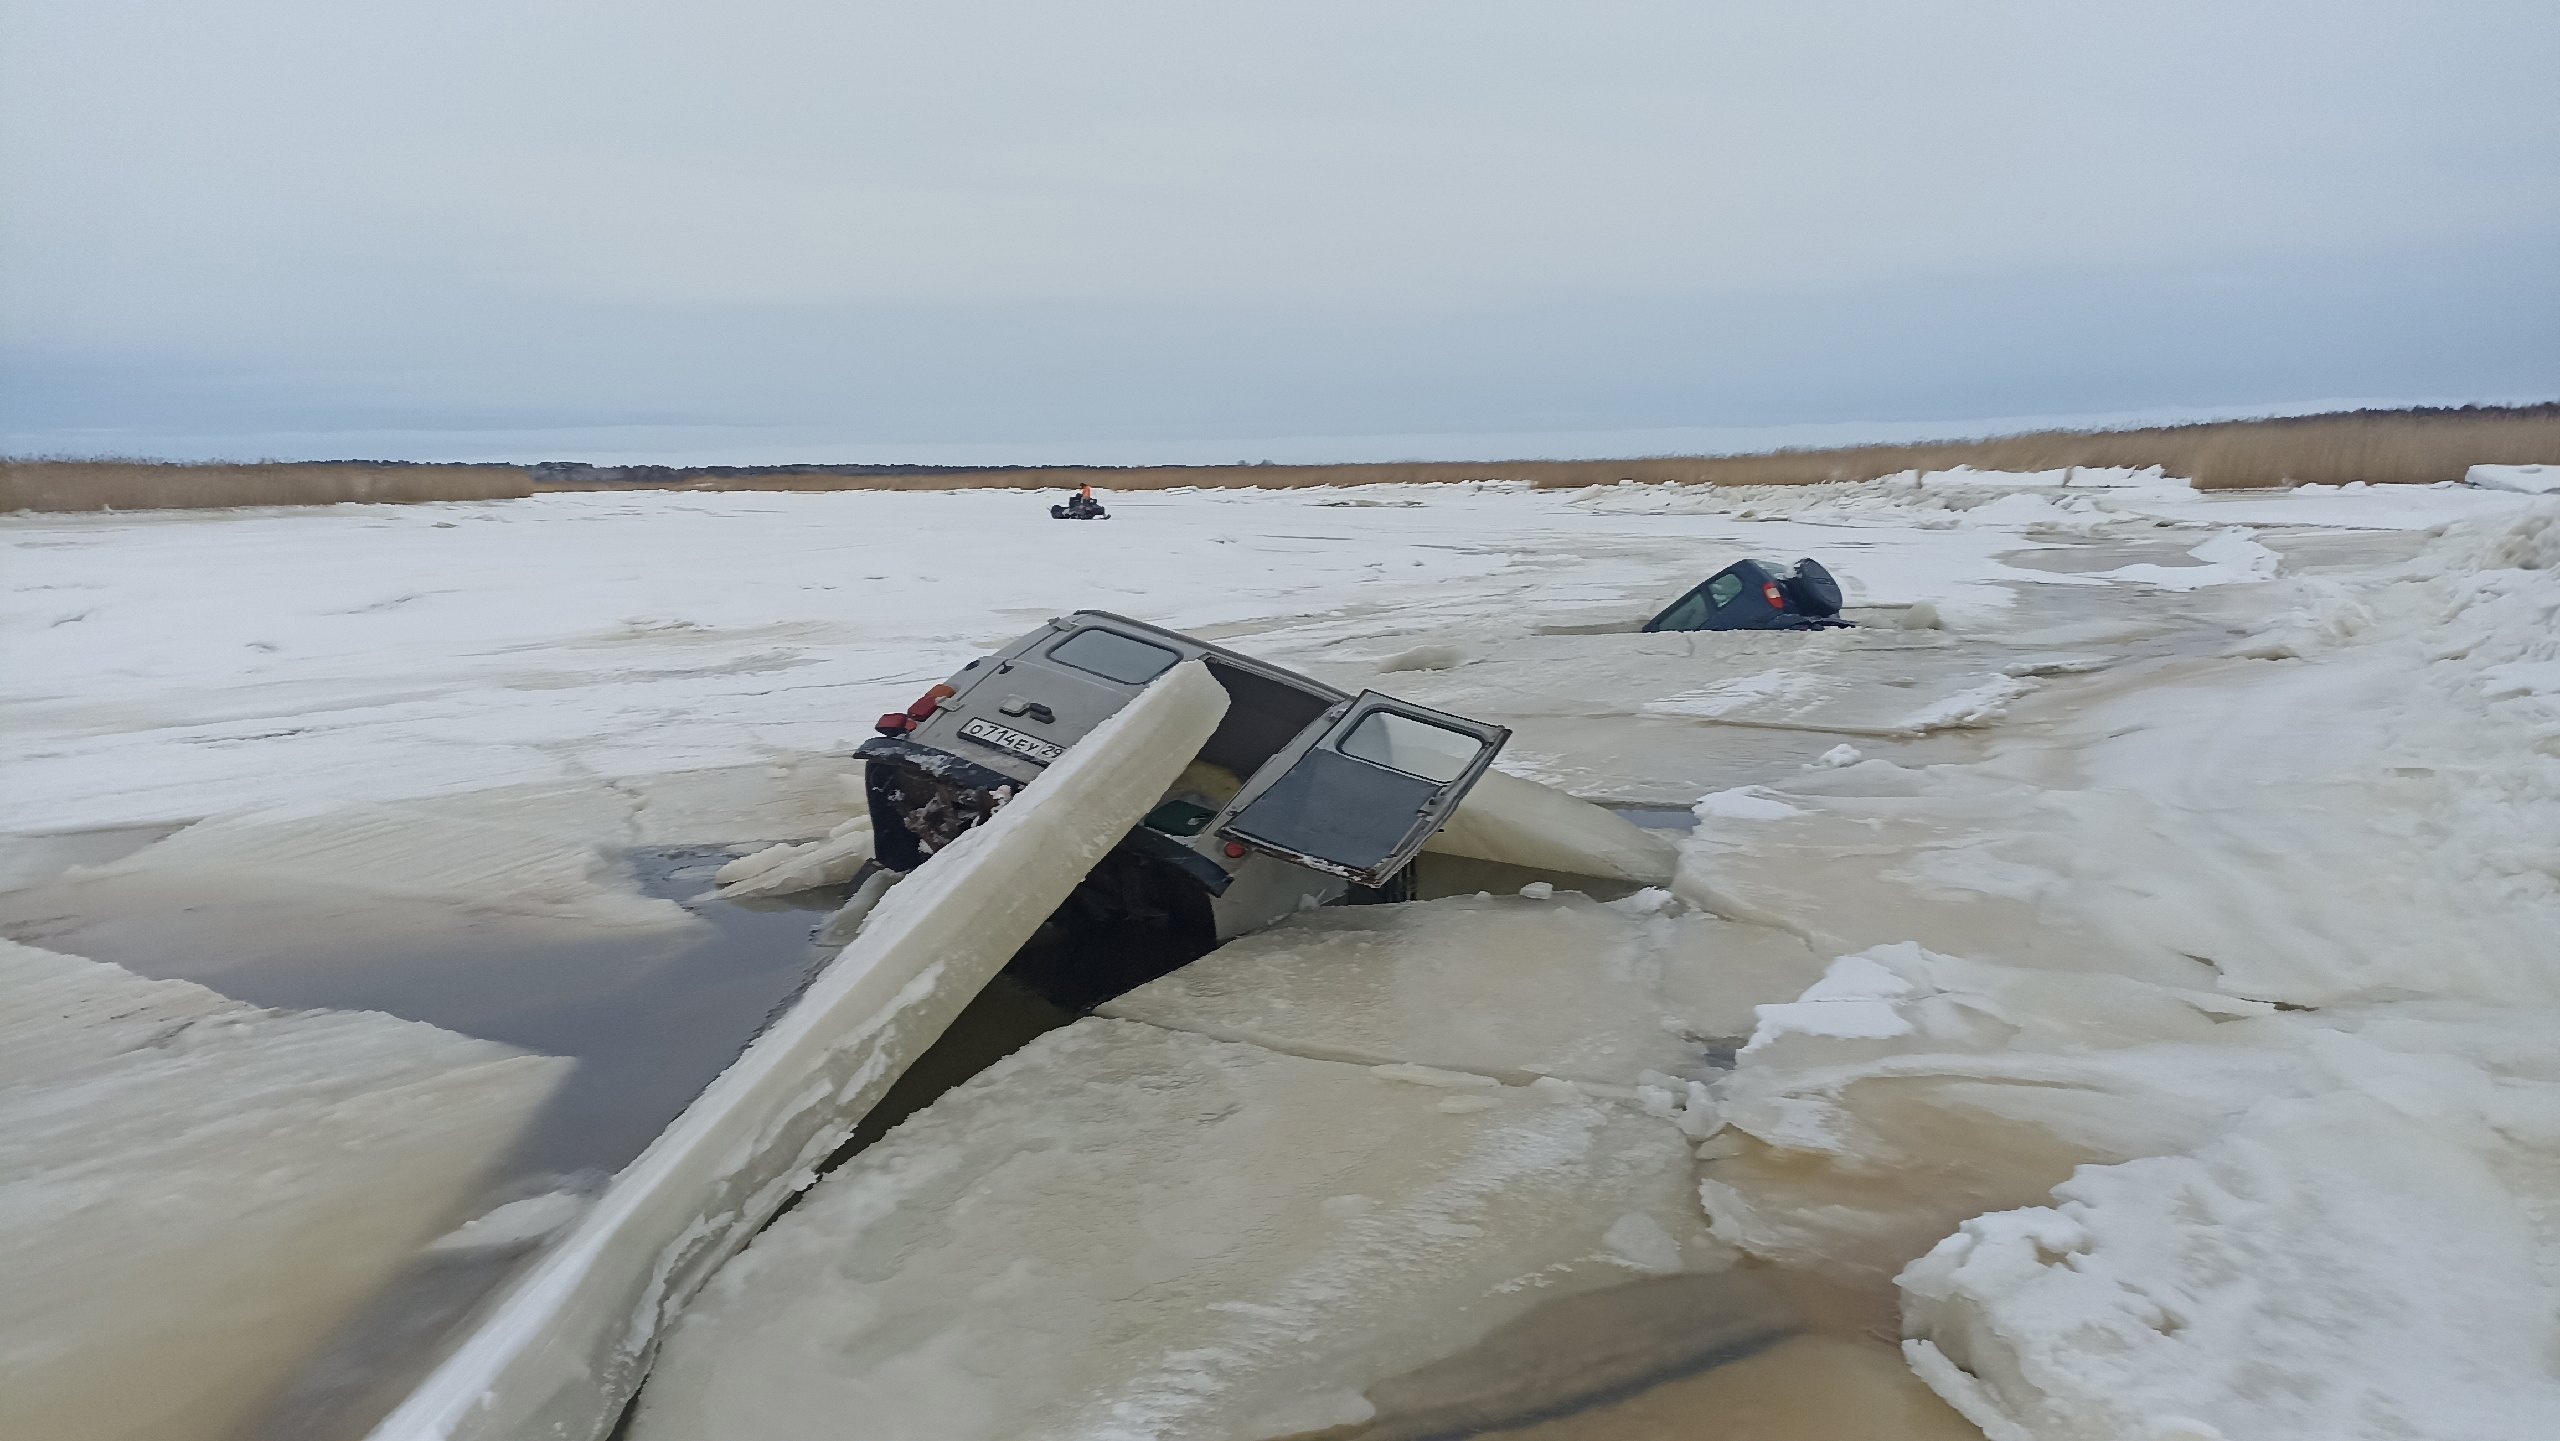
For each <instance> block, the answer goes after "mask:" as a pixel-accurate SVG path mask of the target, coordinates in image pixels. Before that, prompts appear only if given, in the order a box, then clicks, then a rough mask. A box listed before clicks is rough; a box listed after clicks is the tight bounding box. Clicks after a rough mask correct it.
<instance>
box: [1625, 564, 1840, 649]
mask: <svg viewBox="0 0 2560 1441" xmlns="http://www.w3.org/2000/svg"><path fill="white" fill-rule="evenodd" d="M1840 600H1841V596H1840V582H1838V581H1836V580H1833V579H1832V578H1831V572H1830V571H1828V570H1825V569H1823V567H1822V564H1821V562H1819V561H1814V560H1809V559H1808V560H1799V561H1797V562H1796V563H1795V564H1794V565H1791V566H1781V565H1779V564H1777V563H1776V562H1775V561H1766V560H1743V561H1736V562H1734V563H1733V564H1732V565H1729V566H1726V567H1725V568H1724V569H1722V570H1720V571H1717V572H1716V573H1715V574H1714V575H1712V576H1710V577H1708V578H1707V579H1706V580H1705V581H1704V582H1702V583H1701V584H1700V585H1699V586H1698V587H1697V588H1696V589H1694V590H1692V591H1690V592H1689V593H1688V594H1686V595H1684V596H1682V597H1680V598H1679V599H1678V600H1675V601H1673V602H1672V603H1671V604H1670V605H1669V606H1667V607H1665V608H1664V610H1663V612H1662V613H1661V614H1660V615H1657V616H1655V617H1654V618H1653V619H1651V620H1649V621H1646V622H1645V623H1644V629H1646V630H1647V631H1665V630H1830V629H1835V628H1841V627H1847V626H1853V625H1855V624H1857V622H1855V621H1851V620H1844V619H1842V618H1841V616H1840Z"/></svg>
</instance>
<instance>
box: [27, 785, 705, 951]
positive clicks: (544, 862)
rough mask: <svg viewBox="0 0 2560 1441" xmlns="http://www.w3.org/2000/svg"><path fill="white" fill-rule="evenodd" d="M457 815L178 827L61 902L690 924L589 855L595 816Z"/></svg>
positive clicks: (569, 802) (313, 813) (308, 809)
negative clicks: (186, 891)
mask: <svg viewBox="0 0 2560 1441" xmlns="http://www.w3.org/2000/svg"><path fill="white" fill-rule="evenodd" d="M496 809H497V808H492V807H485V806H475V805H471V804H468V803H463V802H454V801H440V802H425V803H417V804H406V805H335V804H329V803H325V802H305V803H298V804H295V805H290V806H277V807H271V808H268V809H265V810H258V811H250V812H245V813H242V814H238V815H231V816H223V817H219V818H217V819H214V820H208V821H204V822H201V823H199V824H196V825H192V826H189V827H187V828H186V829H184V830H182V831H179V832H178V833H177V834H175V835H173V836H171V837H169V838H168V839H166V840H163V841H161V842H159V843H158V844H156V845H151V846H147V847H145V848H143V849H142V850H140V851H137V852H135V853H134V854H132V855H130V856H127V857H125V858H123V859H121V860H118V861H114V862H111V863H109V864H107V865H103V866H92V867H88V868H85V869H82V870H78V871H75V872H72V873H71V874H70V875H68V876H66V877H65V878H64V880H63V882H62V884H63V885H64V886H66V887H67V888H70V889H72V890H73V891H74V893H75V895H78V893H87V894H86V895H85V896H80V897H79V898H77V899H75V900H73V901H72V902H70V904H73V905H77V906H79V907H80V908H82V909H90V910H96V909H107V908H112V907H113V906H114V905H116V904H117V897H118V896H119V895H122V894H133V895H152V896H160V895H165V894H167V893H168V892H169V890H170V888H172V887H191V888H201V889H205V890H208V891H210V892H213V893H216V894H220V895H223V896H225V897H226V898H228V899H230V900H231V901H233V902H234V903H237V902H239V901H241V900H243V899H249V898H254V897H257V896H261V895H269V894H275V893H279V892H284V891H305V890H308V889H312V888H320V889H326V890H335V891H344V892H353V893H357V894H359V895H362V896H365V897H369V898H374V899H376V900H380V901H387V902H391V903H394V904H395V905H396V904H399V903H410V904H412V905H423V906H424V907H426V908H428V910H429V911H430V913H432V911H434V910H439V909H443V908H448V907H467V908H470V909H475V910H483V911H494V912H499V913H503V914H508V915H515V916H524V917H529V918H533V919H536V920H549V921H560V922H568V923H571V924H574V925H576V926H578V927H581V928H593V927H597V926H611V927H615V928H617V929H666V928H671V927H681V926H687V925H691V924H693V923H694V922H693V920H692V918H691V917H690V916H689V915H687V914H686V912H685V910H684V908H683V907H681V906H678V905H676V904H675V903H673V902H672V901H663V900H655V899H652V898H650V897H647V896H643V895H641V894H639V892H638V891H637V890H636V889H634V888H633V887H632V886H631V885H630V884H629V882H628V878H627V876H626V875H625V874H624V873H623V871H622V868H621V867H620V866H619V865H617V864H616V862H615V861H614V860H612V859H611V858H609V857H608V856H607V855H606V854H605V852H604V850H603V849H602V848H601V847H600V846H599V845H598V843H597V838H596V835H595V831H596V829H597V826H596V820H595V818H594V816H593V814H592V808H590V807H585V806H582V805H580V804H578V803H577V801H576V800H575V799H574V798H568V799H564V801H563V802H562V803H561V804H559V805H556V806H545V805H543V804H542V803H541V802H540V800H539V799H538V798H533V797H523V798H519V805H518V807H517V809H520V810H522V811H523V812H524V815H525V819H523V820H521V821H519V820H517V819H514V818H511V817H510V816H509V815H508V814H507V813H506V811H505V810H497V813H496V814H491V813H490V812H491V811H492V810H496Z"/></svg>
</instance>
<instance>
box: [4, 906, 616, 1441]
mask: <svg viewBox="0 0 2560 1441" xmlns="http://www.w3.org/2000/svg"><path fill="white" fill-rule="evenodd" d="M568 1066H569V1063H568V1062H566V1061H562V1060H555V1059H552V1058H548V1057H540V1056H527V1055H524V1054H522V1053H520V1052H517V1051H515V1050H513V1049H511V1048H509V1047H506V1046H501V1045H497V1044H494V1043H491V1042H487V1041H477V1040H469V1039H466V1038H464V1037H461V1036H456V1035H453V1034H451V1033H449V1032H446V1031H440V1030H437V1029H436V1028H434V1027H432V1026H426V1025H420V1024H417V1023H415V1022H410V1021H401V1020H395V1019H393V1018H391V1017H389V1016H383V1015H375V1014H371V1013H358V1012H329V1011H311V1012H282V1011H267V1010H261V1009H258V1008H256V1007H254V1006H248V1005H243V1004H241V1003H239V1002H236V1001H232V1000H229V999H226V998H224V997H222V996H220V995H217V994H215V993H214V992H212V991H209V990H206V989H204V988H203V987H201V986H196V985H192V984H189V983H187V982H184V981H153V980H145V979H143V978H142V977H140V976H136V975H134V974H133V973H131V972H129V971H126V970H124V969H122V968H120V967H117V966H111V965H104V964H101V963H98V962H95V961H87V960H82V959H79V958H76V957H72V956H63V955H56V954H54V953H52V952H48V951H39V950H34V949H31V948H29V947H26V946H21V945H15V944H12V943H10V942H7V941H0V1274H5V1275H6V1276H7V1278H8V1279H7V1282H6V1283H5V1284H0V1436H12V1437H20V1436H23V1437H44V1438H46V1441H93V1438H94V1441H109V1438H116V1441H123V1438H130V1437H137V1436H150V1437H154V1438H162V1441H183V1438H207V1441H214V1438H228V1437H231V1436H233V1435H235V1434H240V1433H239V1430H238V1428H241V1427H244V1426H246V1425H248V1424H250V1423H251V1422H252V1421H253V1420H254V1418H255V1416H256V1415H257V1413H258V1410H259V1408H260V1407H261V1406H262V1405H264V1404H266V1403H267V1402H268V1401H269V1400H270V1399H271V1398H272V1394H273V1392H274V1391H275V1389H276V1388H277V1387H279V1386H280V1385H281V1384H283V1382H284V1381H285V1379H286V1377H287V1376H288V1375H290V1374H291V1373H292V1372H293V1371H294V1369H295V1368H296V1367H298V1366H299V1365H300V1364H301V1363H303V1362H304V1361H306V1360H307V1359H308V1358H309V1356H310V1355H311V1353H312V1352H314V1351H316V1350H317V1349H319V1348H320V1347H321V1346H322V1345H323V1344H324V1343H325V1342H326V1341H327V1340H328V1339H329V1337H330V1336H331V1334H332V1333H333V1332H334V1331H335V1329H336V1328H337V1327H338V1326H339V1325H340V1324H341V1323H342V1322H344V1321H345V1320H346V1319H347V1318H348V1317H349V1316H351V1315H352V1314H353V1313H354V1312H355V1311H356V1310H357V1309H358V1308H360V1307H361V1306H362V1305H364V1303H365V1302H366V1301H367V1300H368V1299H369V1298H370V1297H371V1296H372V1294H373V1293H374V1292H375V1290H376V1289H377V1288H378V1287H380V1286H381V1285H382V1284H383V1283H384V1282H385V1281H387V1280H388V1279H389V1278H390V1277H391V1276H392V1274H393V1273H394V1272H395V1271H397V1270H398V1269H399V1268H400V1267H401V1266H402V1265H403V1264H405V1263H406V1262H407V1261H408V1260H409V1259H410V1257H411V1255H412V1254H413V1253H414V1251H415V1249H416V1248H417V1246H418V1245H419V1244H420V1243H422V1242H424V1241H426V1240H428V1239H429V1238H430V1237H432V1236H433V1235H434V1234H435V1233H436V1230H437V1228H438V1227H440V1226H442V1225H446V1224H449V1223H450V1221H451V1220H452V1219H453V1218H452V1216H451V1212H452V1211H453V1209H454V1208H455V1207H457V1206H459V1205H461V1204H462V1203H463V1201H464V1199H465V1198H466V1197H467V1196H468V1195H469V1194H470V1193H471V1191H472V1189H473V1188H474V1187H475V1186H477V1185H478V1184H479V1182H480V1179H481V1177H482V1176H483V1175H484V1174H485V1173H486V1172H487V1170H488V1168H489V1166H490V1164H491V1163H492V1162H493V1161H494V1160H495V1159H496V1158H497V1157H499V1156H500V1155H502V1154H504V1152H505V1151H506V1149H507V1146H508V1144H509V1143H510V1142H511V1141H512V1140H513V1139H514V1137H515V1135H516V1133H517V1132H518V1131H519V1130H520V1129H521V1128H522V1126H523V1125H524V1123H525V1121H526V1120H527V1119H528V1118H529V1117H530V1116H531V1115H532V1114H533V1112H534V1110H535V1108H537V1107H538V1106H539V1105H540V1104H541V1103H542V1102H543V1100H544V1099H545V1098H546V1097H548V1096H549V1095H550V1093H551V1091H552V1089H553V1087H555V1086H556V1085H557V1084H558V1083H559V1082H560V1080H561V1079H562V1077H563V1076H564V1075H565V1074H566V1073H567V1070H568Z"/></svg>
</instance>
